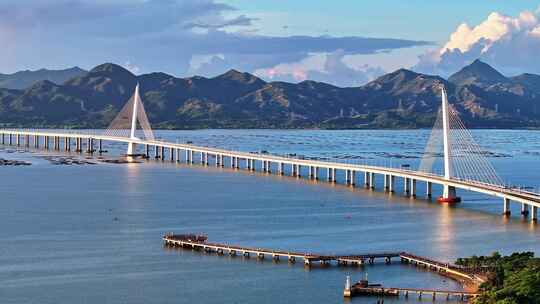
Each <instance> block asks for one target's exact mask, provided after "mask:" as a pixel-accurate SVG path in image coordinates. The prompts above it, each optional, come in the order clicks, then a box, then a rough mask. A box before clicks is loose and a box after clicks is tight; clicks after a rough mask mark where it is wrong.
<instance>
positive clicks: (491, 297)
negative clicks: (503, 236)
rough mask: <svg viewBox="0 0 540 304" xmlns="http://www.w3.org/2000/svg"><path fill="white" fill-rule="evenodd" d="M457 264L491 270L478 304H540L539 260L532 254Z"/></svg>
mask: <svg viewBox="0 0 540 304" xmlns="http://www.w3.org/2000/svg"><path fill="white" fill-rule="evenodd" d="M456 264H458V265H461V266H465V267H472V268H477V269H489V271H488V281H487V282H486V283H484V284H483V285H482V286H481V290H482V291H483V294H482V296H481V297H479V298H478V299H477V300H476V302H475V303H476V304H514V303H515V304H525V303H527V304H540V258H534V253H532V252H522V253H513V254H512V255H509V256H501V255H500V254H499V253H498V252H495V253H493V254H492V255H491V256H472V257H469V258H460V259H458V260H457V261H456Z"/></svg>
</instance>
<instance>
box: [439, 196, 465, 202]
mask: <svg viewBox="0 0 540 304" xmlns="http://www.w3.org/2000/svg"><path fill="white" fill-rule="evenodd" d="M459 202H461V197H458V196H452V197H443V196H439V197H438V198H437V203H439V204H456V203H459Z"/></svg>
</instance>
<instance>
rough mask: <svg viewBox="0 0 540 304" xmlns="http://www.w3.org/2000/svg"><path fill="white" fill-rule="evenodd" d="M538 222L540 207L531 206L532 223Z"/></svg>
mask: <svg viewBox="0 0 540 304" xmlns="http://www.w3.org/2000/svg"><path fill="white" fill-rule="evenodd" d="M537 220H538V207H536V206H531V222H536V221H537Z"/></svg>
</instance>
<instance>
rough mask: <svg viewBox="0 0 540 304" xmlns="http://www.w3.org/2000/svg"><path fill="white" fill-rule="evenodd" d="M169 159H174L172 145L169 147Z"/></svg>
mask: <svg viewBox="0 0 540 304" xmlns="http://www.w3.org/2000/svg"><path fill="white" fill-rule="evenodd" d="M169 159H170V160H171V162H173V161H174V149H173V148H172V147H171V148H169Z"/></svg>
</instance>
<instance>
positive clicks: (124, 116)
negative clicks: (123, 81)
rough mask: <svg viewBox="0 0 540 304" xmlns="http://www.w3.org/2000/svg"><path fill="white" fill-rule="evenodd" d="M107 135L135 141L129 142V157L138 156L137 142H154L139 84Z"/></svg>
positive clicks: (110, 126)
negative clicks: (138, 127) (139, 128)
mask: <svg viewBox="0 0 540 304" xmlns="http://www.w3.org/2000/svg"><path fill="white" fill-rule="evenodd" d="M137 123H138V124H137ZM137 125H140V126H141V130H138V129H137ZM105 135H107V136H114V137H127V138H128V139H131V140H133V141H129V142H128V149H127V153H126V155H127V156H134V155H136V154H137V153H136V142H138V141H141V140H146V141H154V133H153V132H152V128H151V127H150V122H149V121H148V117H147V116H146V112H145V110H144V105H143V103H142V99H141V96H140V93H139V84H138V83H137V86H136V87H135V92H134V93H133V95H132V96H131V98H130V99H129V100H128V102H127V103H126V104H125V105H124V107H123V108H122V109H121V110H120V112H118V114H117V115H116V117H115V118H114V119H113V121H112V122H111V124H110V125H109V127H108V128H107V130H105Z"/></svg>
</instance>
